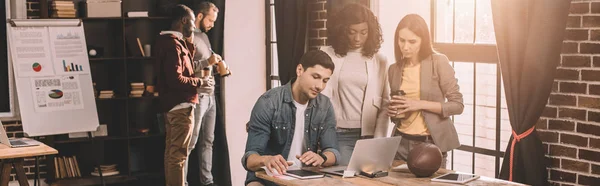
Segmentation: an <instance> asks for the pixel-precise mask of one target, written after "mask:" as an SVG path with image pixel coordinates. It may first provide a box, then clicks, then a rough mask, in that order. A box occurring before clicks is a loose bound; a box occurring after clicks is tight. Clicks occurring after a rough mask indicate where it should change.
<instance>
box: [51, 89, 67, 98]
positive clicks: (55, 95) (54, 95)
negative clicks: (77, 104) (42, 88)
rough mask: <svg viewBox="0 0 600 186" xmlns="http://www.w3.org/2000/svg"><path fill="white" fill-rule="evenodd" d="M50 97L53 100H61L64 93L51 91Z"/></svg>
mask: <svg viewBox="0 0 600 186" xmlns="http://www.w3.org/2000/svg"><path fill="white" fill-rule="evenodd" d="M48 96H49V97H50V98H52V99H59V98H62V97H63V92H62V91H60V90H56V89H55V90H51V91H50V93H49V94H48Z"/></svg>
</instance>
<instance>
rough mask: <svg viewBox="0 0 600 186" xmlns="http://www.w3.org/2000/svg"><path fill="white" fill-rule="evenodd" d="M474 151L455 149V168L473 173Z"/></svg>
mask: <svg viewBox="0 0 600 186" xmlns="http://www.w3.org/2000/svg"><path fill="white" fill-rule="evenodd" d="M472 166H473V153H472V152H467V151H462V150H454V170H455V171H460V172H466V173H473V167H472Z"/></svg>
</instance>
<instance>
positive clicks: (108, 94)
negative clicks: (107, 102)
mask: <svg viewBox="0 0 600 186" xmlns="http://www.w3.org/2000/svg"><path fill="white" fill-rule="evenodd" d="M114 96H115V93H114V92H113V91H112V90H102V91H100V95H99V96H98V98H113V97H114Z"/></svg>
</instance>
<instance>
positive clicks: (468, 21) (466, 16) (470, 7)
mask: <svg viewBox="0 0 600 186" xmlns="http://www.w3.org/2000/svg"><path fill="white" fill-rule="evenodd" d="M455 3H456V7H455V9H454V11H455V12H454V13H455V17H454V19H455V26H454V31H455V34H454V43H473V35H474V33H473V32H474V30H473V29H474V28H475V23H474V22H475V20H474V17H475V0H456V2H455Z"/></svg>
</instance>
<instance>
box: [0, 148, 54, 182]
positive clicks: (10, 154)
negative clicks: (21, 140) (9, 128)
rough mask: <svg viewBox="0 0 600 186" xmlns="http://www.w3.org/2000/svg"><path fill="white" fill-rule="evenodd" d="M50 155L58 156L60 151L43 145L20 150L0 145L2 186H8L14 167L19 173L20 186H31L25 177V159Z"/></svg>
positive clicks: (0, 178) (0, 179)
mask: <svg viewBox="0 0 600 186" xmlns="http://www.w3.org/2000/svg"><path fill="white" fill-rule="evenodd" d="M50 154H58V151H57V150H56V149H53V148H52V147H49V146H47V145H46V144H43V143H42V144H40V145H38V146H31V147H19V148H10V147H8V146H6V145H4V144H0V160H2V164H0V171H1V174H0V186H8V181H9V180H10V171H11V169H12V167H13V166H14V167H15V171H16V172H17V180H19V184H20V185H21V186H29V182H27V176H26V175H25V169H24V168H23V162H24V159H25V158H27V157H35V156H43V155H50Z"/></svg>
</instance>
